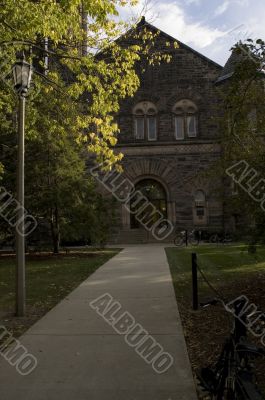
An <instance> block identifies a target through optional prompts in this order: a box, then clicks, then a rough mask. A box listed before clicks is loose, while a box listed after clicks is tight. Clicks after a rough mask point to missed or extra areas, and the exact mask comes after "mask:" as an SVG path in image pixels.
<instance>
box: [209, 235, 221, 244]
mask: <svg viewBox="0 0 265 400" xmlns="http://www.w3.org/2000/svg"><path fill="white" fill-rule="evenodd" d="M218 241H219V238H218V235H217V234H213V235H211V236H210V238H209V242H210V243H218Z"/></svg>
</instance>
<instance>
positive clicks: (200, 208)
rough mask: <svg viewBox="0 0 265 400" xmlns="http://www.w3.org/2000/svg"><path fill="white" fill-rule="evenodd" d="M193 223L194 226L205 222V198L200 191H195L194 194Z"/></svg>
mask: <svg viewBox="0 0 265 400" xmlns="http://www.w3.org/2000/svg"><path fill="white" fill-rule="evenodd" d="M194 222H195V224H205V223H206V222H207V215H206V197H205V193H204V192H203V191H202V190H197V191H196V192H195V194H194Z"/></svg>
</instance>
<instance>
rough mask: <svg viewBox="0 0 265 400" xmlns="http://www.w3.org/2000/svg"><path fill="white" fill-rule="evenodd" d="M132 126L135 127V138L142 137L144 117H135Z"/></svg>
mask: <svg viewBox="0 0 265 400" xmlns="http://www.w3.org/2000/svg"><path fill="white" fill-rule="evenodd" d="M134 128H135V139H144V117H142V118H135V120H134Z"/></svg>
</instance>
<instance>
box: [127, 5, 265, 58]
mask: <svg viewBox="0 0 265 400" xmlns="http://www.w3.org/2000/svg"><path fill="white" fill-rule="evenodd" d="M144 1H146V0H140V3H139V4H138V5H137V6H136V7H134V8H133V9H131V8H130V9H126V10H124V11H123V13H124V15H125V16H126V17H128V16H130V15H132V14H133V15H138V16H140V15H145V18H146V20H147V22H150V23H151V24H153V25H155V26H156V27H158V28H159V29H161V30H163V31H164V32H166V33H168V34H170V35H171V36H173V37H175V38H176V39H178V40H180V41H181V42H183V43H185V44H187V45H188V46H190V47H192V48H193V49H195V50H197V51H199V52H200V53H202V54H204V55H205V56H207V57H209V58H210V59H212V60H214V61H215V62H217V63H218V64H221V65H224V64H225V62H226V61H227V59H228V57H229V55H230V49H231V47H232V46H233V44H235V43H236V42H238V40H243V41H244V40H246V39H248V38H252V39H258V38H261V39H265V0H148V1H147V3H144Z"/></svg>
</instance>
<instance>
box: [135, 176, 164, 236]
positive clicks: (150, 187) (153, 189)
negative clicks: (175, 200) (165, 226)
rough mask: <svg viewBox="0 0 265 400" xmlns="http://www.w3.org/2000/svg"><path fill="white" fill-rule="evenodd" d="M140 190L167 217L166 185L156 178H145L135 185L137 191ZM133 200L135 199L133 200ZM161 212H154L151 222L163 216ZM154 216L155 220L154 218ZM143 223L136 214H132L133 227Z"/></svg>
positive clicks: (138, 226)
mask: <svg viewBox="0 0 265 400" xmlns="http://www.w3.org/2000/svg"><path fill="white" fill-rule="evenodd" d="M137 190H139V191H140V192H141V193H142V194H143V195H144V196H145V197H146V198H147V199H148V200H149V202H150V203H151V204H152V205H153V206H154V207H155V209H156V210H157V211H159V212H160V213H161V214H162V216H163V217H164V218H167V195H166V191H165V189H164V187H163V186H162V185H161V183H159V182H158V181H156V180H154V179H143V180H141V181H139V182H138V183H137V184H136V185H135V191H137ZM132 201H133V200H132ZM161 214H160V216H159V213H153V215H152V216H151V218H150V222H151V221H152V223H155V222H156V221H157V220H158V219H160V218H161ZM152 218H153V220H152ZM140 227H141V223H140V222H139V221H138V220H137V218H136V216H135V215H134V214H131V228H132V229H134V228H140Z"/></svg>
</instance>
